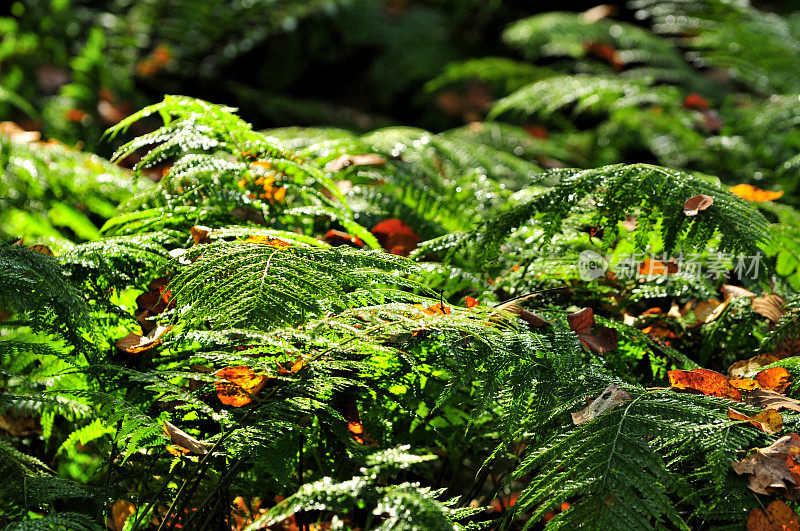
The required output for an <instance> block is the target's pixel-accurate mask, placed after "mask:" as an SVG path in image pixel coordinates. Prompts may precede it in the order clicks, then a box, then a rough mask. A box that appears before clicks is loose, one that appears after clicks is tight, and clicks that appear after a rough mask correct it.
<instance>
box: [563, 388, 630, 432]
mask: <svg viewBox="0 0 800 531" xmlns="http://www.w3.org/2000/svg"><path fill="white" fill-rule="evenodd" d="M630 399H631V395H629V394H628V392H627V391H625V390H624V389H620V388H619V387H618V386H617V384H613V383H612V384H611V385H609V386H608V387H606V389H605V391H603V392H602V393H601V394H600V396H598V397H597V398H595V399H594V400H592V402H591V403H590V404H589V405H587V406H586V407H585V408H583V409H581V410H580V411H578V412H577V413H572V423H573V424H575V425H576V426H579V425H581V424H584V423H586V422H589V421H590V420H592V419H594V418H595V417H597V416H598V415H602V414H603V413H605V412H606V411H610V410H611V409H613V408H615V407H617V406H618V405H620V404H622V403H623V402H628V401H629V400H630Z"/></svg>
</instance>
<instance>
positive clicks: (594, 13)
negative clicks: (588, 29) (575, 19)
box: [580, 4, 617, 24]
mask: <svg viewBox="0 0 800 531" xmlns="http://www.w3.org/2000/svg"><path fill="white" fill-rule="evenodd" d="M616 13H617V6H614V5H611V4H600V5H599V6H594V7H593V8H591V9H587V10H586V11H584V12H583V13H581V14H580V19H581V21H582V22H586V23H587V24H593V23H595V22H597V21H598V20H602V19H604V18H606V17H610V16H612V15H616Z"/></svg>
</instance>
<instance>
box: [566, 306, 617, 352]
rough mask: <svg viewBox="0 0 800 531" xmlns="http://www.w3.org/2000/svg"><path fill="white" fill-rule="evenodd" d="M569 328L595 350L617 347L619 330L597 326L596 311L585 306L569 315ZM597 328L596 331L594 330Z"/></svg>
mask: <svg viewBox="0 0 800 531" xmlns="http://www.w3.org/2000/svg"><path fill="white" fill-rule="evenodd" d="M567 322H568V323H569V329H570V330H572V331H573V332H575V334H577V336H578V339H580V340H581V342H582V343H583V344H584V345H586V346H587V347H588V348H590V349H592V350H593V351H595V352H599V353H601V354H602V353H604V352H610V351H612V350H615V349H616V348H617V345H618V342H617V331H616V330H614V329H613V328H608V327H605V326H595V322H594V311H592V309H591V308H584V309H583V310H579V311H577V312H575V313H571V314H569V315H567ZM592 328H595V329H596V331H593V330H592Z"/></svg>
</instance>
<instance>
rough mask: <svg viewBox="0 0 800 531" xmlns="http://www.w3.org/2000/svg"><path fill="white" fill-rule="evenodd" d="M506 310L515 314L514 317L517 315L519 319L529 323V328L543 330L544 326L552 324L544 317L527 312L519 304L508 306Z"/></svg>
mask: <svg viewBox="0 0 800 531" xmlns="http://www.w3.org/2000/svg"><path fill="white" fill-rule="evenodd" d="M505 310H506V311H508V312H511V313H513V314H514V315H516V316H517V317H519V318H520V319H522V320H523V321H525V322H526V323H528V326H529V327H530V328H541V327H543V326H547V325H549V324H550V322H549V321H548V320H547V319H545V318H544V317H541V316H540V315H538V314H536V313H533V312H531V311H529V310H526V309H525V308H523V307H522V306H520V305H519V304H511V305H509V306H507V307H506V308H505Z"/></svg>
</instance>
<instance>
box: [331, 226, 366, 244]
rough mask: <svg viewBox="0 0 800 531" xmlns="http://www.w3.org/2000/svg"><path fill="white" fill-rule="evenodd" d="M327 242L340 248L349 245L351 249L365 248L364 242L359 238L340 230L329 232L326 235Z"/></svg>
mask: <svg viewBox="0 0 800 531" xmlns="http://www.w3.org/2000/svg"><path fill="white" fill-rule="evenodd" d="M325 241H326V242H327V243H328V244H329V245H333V246H334V247H338V246H339V245H349V246H351V247H364V242H363V241H362V240H361V238H359V237H358V236H352V235H350V234H348V233H346V232H343V231H340V230H333V229H331V230H329V231H328V232H326V233H325Z"/></svg>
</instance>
